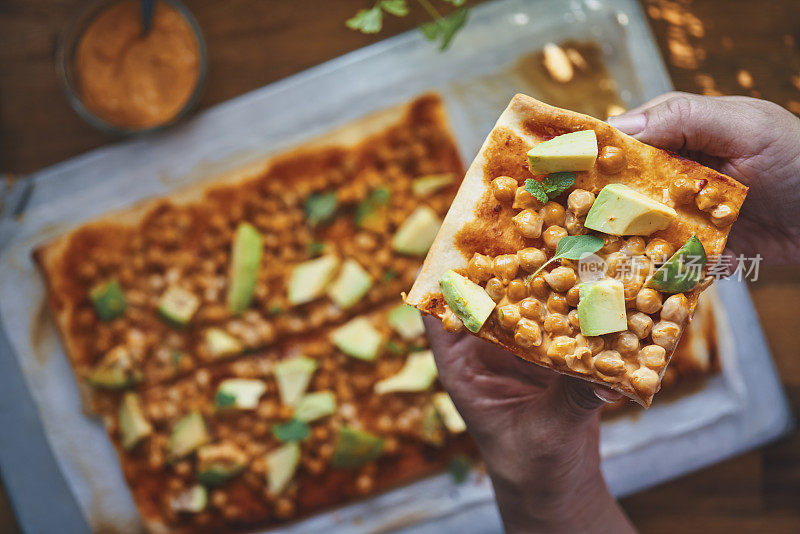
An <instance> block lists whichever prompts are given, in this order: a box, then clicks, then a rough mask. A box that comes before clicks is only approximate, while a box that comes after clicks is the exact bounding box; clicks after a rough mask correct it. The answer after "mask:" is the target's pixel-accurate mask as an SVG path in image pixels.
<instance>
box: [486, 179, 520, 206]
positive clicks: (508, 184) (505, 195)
mask: <svg viewBox="0 0 800 534" xmlns="http://www.w3.org/2000/svg"><path fill="white" fill-rule="evenodd" d="M517 185H518V184H517V181H516V180H515V179H514V178H511V177H510V176H498V177H497V178H495V179H494V180H492V193H493V194H494V198H496V199H497V200H499V201H500V202H511V201H512V200H514V195H515V193H516V192H517Z"/></svg>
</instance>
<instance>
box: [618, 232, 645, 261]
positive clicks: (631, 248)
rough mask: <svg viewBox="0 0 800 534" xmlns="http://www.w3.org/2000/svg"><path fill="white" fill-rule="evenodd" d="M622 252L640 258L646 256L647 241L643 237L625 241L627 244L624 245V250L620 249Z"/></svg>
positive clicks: (634, 237)
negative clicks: (642, 255)
mask: <svg viewBox="0 0 800 534" xmlns="http://www.w3.org/2000/svg"><path fill="white" fill-rule="evenodd" d="M619 250H620V252H622V253H623V254H627V255H628V256H639V255H641V254H644V251H645V241H644V238H643V237H640V236H638V235H637V236H633V237H631V238H629V239H628V240H627V241H625V244H624V245H622V248H621V249H619Z"/></svg>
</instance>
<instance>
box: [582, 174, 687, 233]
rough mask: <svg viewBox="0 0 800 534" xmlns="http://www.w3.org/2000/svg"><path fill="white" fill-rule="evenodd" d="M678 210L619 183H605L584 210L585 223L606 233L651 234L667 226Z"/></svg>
mask: <svg viewBox="0 0 800 534" xmlns="http://www.w3.org/2000/svg"><path fill="white" fill-rule="evenodd" d="M677 216H678V213H677V212H676V211H675V210H674V209H672V208H670V207H669V206H667V205H666V204H662V203H661V202H657V201H655V200H653V199H652V198H650V197H648V196H646V195H643V194H642V193H639V192H638V191H635V190H633V189H631V188H630V187H628V186H626V185H622V184H608V185H607V186H605V187H604V188H603V189H601V190H600V193H598V194H597V198H596V199H595V201H594V204H592V207H591V208H590V209H589V213H587V214H586V222H585V223H584V226H585V227H586V228H590V229H592V230H597V231H598V232H603V233H605V234H609V235H617V236H621V235H650V234H652V233H653V232H657V231H658V230H664V229H666V228H667V227H668V226H669V225H670V224H671V223H672V221H673V220H675V218H676V217H677Z"/></svg>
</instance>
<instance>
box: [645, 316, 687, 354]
mask: <svg viewBox="0 0 800 534" xmlns="http://www.w3.org/2000/svg"><path fill="white" fill-rule="evenodd" d="M650 336H651V337H652V338H653V343H655V344H656V345H661V346H662V347H664V348H665V349H666V350H672V349H673V347H675V345H676V344H677V343H678V339H680V337H681V327H680V326H678V325H677V324H675V323H673V322H672V321H659V322H657V323H656V324H655V325H653V331H652V332H650Z"/></svg>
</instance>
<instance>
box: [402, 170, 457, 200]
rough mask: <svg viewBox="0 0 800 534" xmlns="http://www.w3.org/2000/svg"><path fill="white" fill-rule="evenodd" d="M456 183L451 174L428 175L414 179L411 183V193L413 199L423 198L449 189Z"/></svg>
mask: <svg viewBox="0 0 800 534" xmlns="http://www.w3.org/2000/svg"><path fill="white" fill-rule="evenodd" d="M455 181H456V175H455V174H454V173H452V172H446V173H442V174H428V175H425V176H420V177H418V178H414V181H413V182H411V192H412V193H413V194H414V196H415V197H419V198H425V197H429V196H431V195H432V194H434V193H436V192H438V191H440V190H442V189H444V188H445V187H449V186H450V185H452V184H453V182H455Z"/></svg>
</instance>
